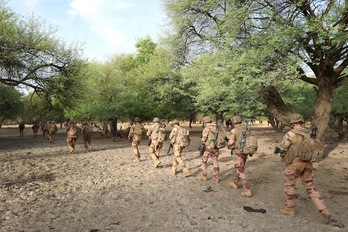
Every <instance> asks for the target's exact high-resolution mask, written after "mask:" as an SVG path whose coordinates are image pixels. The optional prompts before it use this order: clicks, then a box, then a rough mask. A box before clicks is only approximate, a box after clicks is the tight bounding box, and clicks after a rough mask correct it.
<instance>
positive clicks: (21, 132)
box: [18, 121, 25, 137]
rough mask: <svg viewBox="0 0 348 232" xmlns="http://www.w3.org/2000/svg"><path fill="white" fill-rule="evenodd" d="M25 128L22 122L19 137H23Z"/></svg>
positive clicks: (19, 126) (19, 127)
mask: <svg viewBox="0 0 348 232" xmlns="http://www.w3.org/2000/svg"><path fill="white" fill-rule="evenodd" d="M24 128H25V124H24V122H23V121H22V122H20V123H19V125H18V129H19V136H20V137H23V134H24Z"/></svg>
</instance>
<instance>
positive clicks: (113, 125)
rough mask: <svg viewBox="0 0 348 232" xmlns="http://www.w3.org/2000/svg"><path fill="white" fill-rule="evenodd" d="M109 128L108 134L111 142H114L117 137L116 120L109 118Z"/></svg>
mask: <svg viewBox="0 0 348 232" xmlns="http://www.w3.org/2000/svg"><path fill="white" fill-rule="evenodd" d="M109 127H110V133H111V136H112V139H113V140H116V137H117V118H111V119H109Z"/></svg>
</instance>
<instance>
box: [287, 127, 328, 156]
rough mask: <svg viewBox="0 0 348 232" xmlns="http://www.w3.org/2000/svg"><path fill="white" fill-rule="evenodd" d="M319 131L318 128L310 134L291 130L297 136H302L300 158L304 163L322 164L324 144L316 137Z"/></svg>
mask: <svg viewBox="0 0 348 232" xmlns="http://www.w3.org/2000/svg"><path fill="white" fill-rule="evenodd" d="M317 129H318V128H317V127H314V128H313V129H312V131H311V133H310V134H308V133H305V132H302V131H299V130H291V131H292V132H294V133H295V134H297V135H299V136H302V142H301V145H300V150H299V158H300V159H301V160H302V161H307V162H320V161H321V160H322V159H323V149H322V143H321V141H320V140H319V139H317V138H316V136H315V135H316V130H317Z"/></svg>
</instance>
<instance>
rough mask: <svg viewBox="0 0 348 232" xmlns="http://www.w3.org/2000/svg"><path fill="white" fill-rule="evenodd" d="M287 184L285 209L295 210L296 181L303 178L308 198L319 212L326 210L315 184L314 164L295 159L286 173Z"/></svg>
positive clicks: (285, 185)
mask: <svg viewBox="0 0 348 232" xmlns="http://www.w3.org/2000/svg"><path fill="white" fill-rule="evenodd" d="M284 176H285V184H284V193H285V207H286V209H288V210H294V209H295V189H296V188H295V184H296V179H297V178H299V177H300V178H301V181H302V184H303V185H304V187H305V188H306V192H307V194H308V196H309V197H310V198H311V199H312V201H313V203H314V205H315V206H316V207H317V209H318V211H321V210H324V209H326V206H325V204H324V201H323V199H322V198H321V196H320V194H319V192H318V191H317V190H316V189H315V187H314V184H313V164H312V163H311V162H304V161H301V160H300V158H298V157H297V158H295V159H294V161H293V162H292V163H291V164H289V165H288V166H287V167H286V169H285V172H284Z"/></svg>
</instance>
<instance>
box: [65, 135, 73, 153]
mask: <svg viewBox="0 0 348 232" xmlns="http://www.w3.org/2000/svg"><path fill="white" fill-rule="evenodd" d="M66 143H67V145H68V150H69V153H70V154H71V153H73V151H74V148H73V144H72V138H69V137H68V138H67V139H66Z"/></svg>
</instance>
